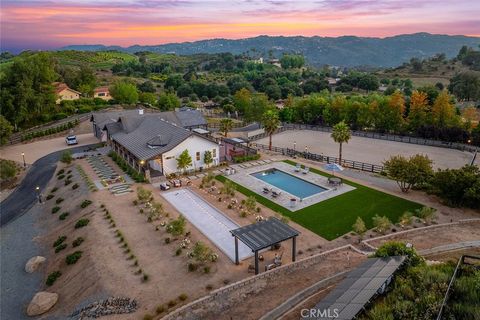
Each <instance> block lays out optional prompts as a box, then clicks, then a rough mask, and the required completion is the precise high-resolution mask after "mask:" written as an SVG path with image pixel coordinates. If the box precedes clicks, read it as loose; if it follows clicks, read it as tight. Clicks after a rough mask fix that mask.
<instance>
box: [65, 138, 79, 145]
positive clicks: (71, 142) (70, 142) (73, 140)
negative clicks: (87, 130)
mask: <svg viewBox="0 0 480 320" xmlns="http://www.w3.org/2000/svg"><path fill="white" fill-rule="evenodd" d="M65 142H66V143H67V145H69V146H72V145H74V144H78V141H77V136H73V135H72V136H68V137H66V138H65Z"/></svg>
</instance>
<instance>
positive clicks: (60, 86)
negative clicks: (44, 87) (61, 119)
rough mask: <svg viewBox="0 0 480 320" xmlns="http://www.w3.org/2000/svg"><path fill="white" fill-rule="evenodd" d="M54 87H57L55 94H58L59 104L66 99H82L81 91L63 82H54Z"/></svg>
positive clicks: (57, 101)
mask: <svg viewBox="0 0 480 320" xmlns="http://www.w3.org/2000/svg"><path fill="white" fill-rule="evenodd" d="M53 87H54V88H55V94H56V95H57V100H56V101H55V102H56V103H57V104H59V103H60V102H62V101H64V100H77V99H80V95H81V94H82V93H81V92H78V91H76V90H73V89H71V88H69V87H68V86H67V84H66V83H63V82H54V83H53Z"/></svg>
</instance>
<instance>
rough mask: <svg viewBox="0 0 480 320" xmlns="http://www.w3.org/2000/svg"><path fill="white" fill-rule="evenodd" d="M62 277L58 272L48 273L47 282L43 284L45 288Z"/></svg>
mask: <svg viewBox="0 0 480 320" xmlns="http://www.w3.org/2000/svg"><path fill="white" fill-rule="evenodd" d="M61 275H62V273H61V272H60V271H54V272H52V273H50V274H49V275H48V277H47V281H46V282H45V284H46V285H47V286H49V287H50V286H51V285H53V284H54V283H55V281H57V279H58V278H59V277H60V276H61Z"/></svg>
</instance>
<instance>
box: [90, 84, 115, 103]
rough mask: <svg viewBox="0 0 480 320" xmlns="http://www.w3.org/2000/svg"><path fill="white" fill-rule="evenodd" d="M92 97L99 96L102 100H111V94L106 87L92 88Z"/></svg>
mask: <svg viewBox="0 0 480 320" xmlns="http://www.w3.org/2000/svg"><path fill="white" fill-rule="evenodd" d="M93 97H94V98H100V99H103V100H106V101H108V100H112V99H113V98H112V96H111V95H110V90H109V88H108V87H98V88H95V89H94V90H93Z"/></svg>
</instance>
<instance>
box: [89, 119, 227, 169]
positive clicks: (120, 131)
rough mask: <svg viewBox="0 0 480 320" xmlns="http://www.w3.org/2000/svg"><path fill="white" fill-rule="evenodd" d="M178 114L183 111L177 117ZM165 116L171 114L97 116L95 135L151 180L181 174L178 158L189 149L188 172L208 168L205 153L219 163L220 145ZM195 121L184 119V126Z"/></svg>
mask: <svg viewBox="0 0 480 320" xmlns="http://www.w3.org/2000/svg"><path fill="white" fill-rule="evenodd" d="M177 112H180V111H176V112H174V114H176V113H177ZM165 115H170V116H171V115H172V114H171V113H165V112H157V113H144V112H143V110H125V111H121V112H120V111H119V112H110V113H95V114H94V115H93V116H92V121H93V123H94V124H93V125H94V133H95V135H96V136H97V137H99V138H100V139H101V140H102V141H106V142H107V144H108V145H110V146H111V148H112V149H113V150H114V151H115V152H117V153H118V154H119V155H121V156H122V157H123V159H125V161H127V162H128V163H129V164H130V165H131V166H132V167H133V168H135V169H136V170H138V171H141V172H144V173H145V175H146V176H147V178H148V179H150V177H155V176H160V175H167V174H170V173H175V172H178V171H179V170H178V168H177V158H178V156H179V155H180V154H181V153H182V152H183V151H184V150H188V152H189V154H190V157H191V158H192V165H191V166H190V167H189V168H187V170H199V169H202V168H206V165H205V163H204V162H203V160H204V156H205V151H210V152H211V153H212V157H213V163H211V165H218V164H219V163H220V150H219V144H218V143H217V142H215V141H214V140H211V139H210V138H207V137H205V136H203V135H200V134H198V133H196V132H195V131H194V129H195V128H193V129H192V130H189V129H188V128H183V127H182V126H179V125H177V124H176V123H174V122H172V121H169V120H167V119H165ZM180 117H182V116H180ZM114 119H116V120H114ZM194 119H196V118H195V117H194V118H193V119H189V121H187V119H185V118H184V119H183V120H184V121H185V124H196V122H194V121H193V120H194ZM100 126H103V127H100ZM99 132H100V135H98V134H99Z"/></svg>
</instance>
